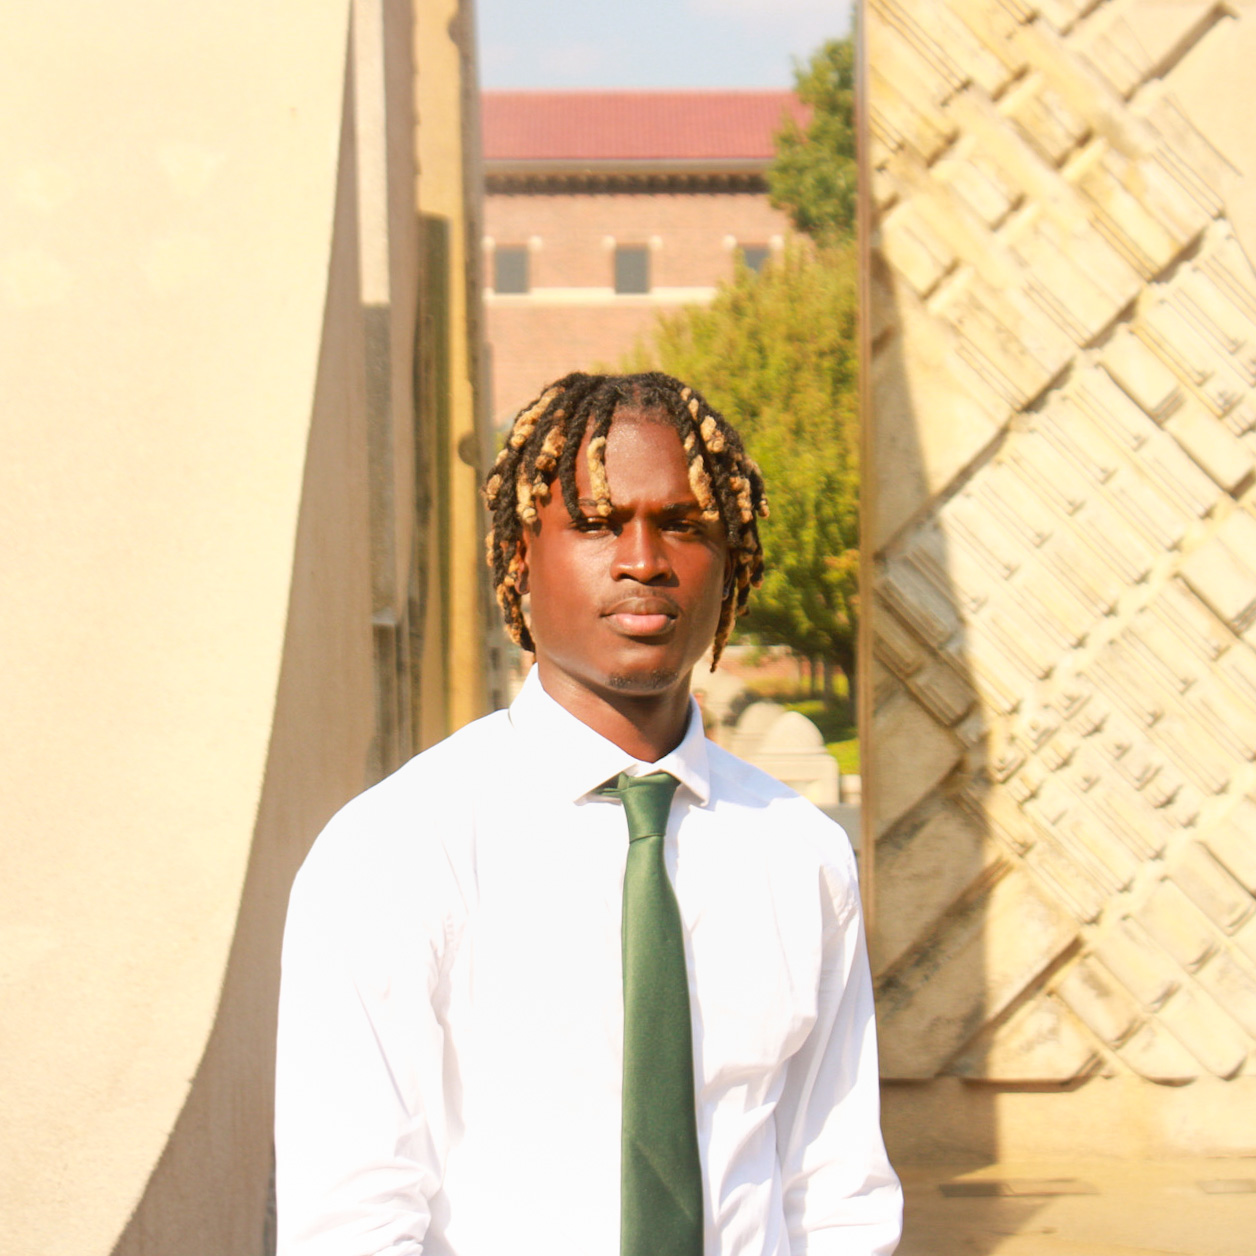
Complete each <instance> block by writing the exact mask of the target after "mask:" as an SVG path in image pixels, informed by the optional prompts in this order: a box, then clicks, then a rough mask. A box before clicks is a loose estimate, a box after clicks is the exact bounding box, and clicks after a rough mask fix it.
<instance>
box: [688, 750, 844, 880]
mask: <svg viewBox="0 0 1256 1256" xmlns="http://www.w3.org/2000/svg"><path fill="white" fill-rule="evenodd" d="M707 754H708V761H709V763H710V771H711V782H712V786H713V790H712V793H713V796H714V797H715V798H716V799H717V800H718V806H726V807H730V808H737V809H739V810H740V809H746V810H748V811H753V812H754V817H755V827H756V828H757V829H758V830H759V832H760V833H761V834H762V840H764V841H768V842H771V843H773V844H774V845H775V846H777V847H778V848H780V849H781V850H782V851H784V850H785V849H787V848H788V849H791V850H793V851H794V852H795V853H796V854H797V855H799V856H801V857H803V858H806V859H808V860H810V859H815V860H817V861H818V862H819V863H821V864H823V865H826V866H828V867H829V868H830V869H832V870H833V871H835V872H838V873H840V874H841V875H842V877H843V878H845V877H849V878H851V879H853V878H854V877H855V875H856V874H855V858H854V852H853V850H852V847H851V843H850V839H849V837H848V835H847V833H846V831H845V830H844V829H843V828H842V826H841V825H840V824H838V823H837V821H836V820H834V819H832V818H831V817H829V816H827V815H825V813H824V812H823V811H821V810H820V808H819V807H817V806H816V805H815V804H814V803H813V802H810V801H809V800H808V799H806V798H804V797H803V796H802V795H801V794H800V793H798V791H797V790H795V789H791V788H790V787H789V786H788V785H786V784H784V782H782V781H779V780H777V778H776V777H774V776H772V775H770V774H769V773H767V772H765V771H763V769H762V768H757V767H755V766H754V764H753V763H747V762H746V760H745V759H739V758H738V757H737V756H736V755H735V754H732V753H730V752H729V751H727V750H725V749H724V748H723V747H722V746H718V745H716V744H715V743H714V742H708V743H707Z"/></svg>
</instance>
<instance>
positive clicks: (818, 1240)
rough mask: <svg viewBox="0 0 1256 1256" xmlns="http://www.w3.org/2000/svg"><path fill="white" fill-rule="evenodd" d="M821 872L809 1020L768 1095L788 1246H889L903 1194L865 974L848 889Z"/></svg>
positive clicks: (869, 1251)
mask: <svg viewBox="0 0 1256 1256" xmlns="http://www.w3.org/2000/svg"><path fill="white" fill-rule="evenodd" d="M853 871H854V870H853V866H852V868H851V880H850V882H849V883H848V885H847V886H845V887H842V889H841V890H840V892H839V893H838V894H836V895H835V894H834V893H833V887H832V886H831V884H830V883H829V882H830V880H831V879H830V878H829V877H823V878H822V881H823V882H824V887H823V889H822V896H823V911H824V915H825V928H824V961H823V967H822V975H821V982H820V990H819V995H818V1000H817V1015H816V1022H815V1025H814V1027H813V1029H812V1031H811V1033H810V1034H809V1035H808V1038H807V1040H806V1042H805V1043H804V1044H803V1046H802V1047H801V1048H800V1050H799V1051H798V1052H796V1053H795V1055H794V1056H792V1057H791V1058H790V1061H789V1064H788V1066H787V1073H786V1080H785V1086H784V1089H783V1091H782V1095H781V1099H780V1102H779V1103H778V1105H777V1138H778V1152H779V1154H780V1160H781V1190H782V1196H783V1201H784V1208H785V1221H786V1225H787V1226H788V1230H789V1241H790V1251H791V1253H792V1254H793V1256H803V1254H804V1253H805V1254H806V1256H890V1253H892V1252H893V1251H894V1249H895V1248H896V1247H897V1246H898V1240H899V1236H900V1233H901V1230H902V1213H903V1198H902V1189H901V1187H900V1186H899V1182H898V1178H897V1176H896V1175H895V1173H894V1170H893V1169H892V1168H891V1167H890V1162H889V1159H888V1158H887V1156H886V1153H885V1144H884V1142H883V1140H882V1137H881V1111H880V1109H881V1104H880V1078H879V1076H878V1067H877V1043H876V1025H875V1021H874V1014H873V1002H872V979H871V976H870V974H869V970H868V950H867V945H866V943H865V940H864V929H863V918H862V913H861V911H860V907H859V899H858V893H857V891H856V890H855V888H854V880H853Z"/></svg>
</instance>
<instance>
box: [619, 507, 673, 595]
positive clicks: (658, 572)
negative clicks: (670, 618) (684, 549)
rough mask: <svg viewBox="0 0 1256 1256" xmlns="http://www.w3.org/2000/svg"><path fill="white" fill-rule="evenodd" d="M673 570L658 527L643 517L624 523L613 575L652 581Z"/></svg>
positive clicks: (640, 580)
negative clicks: (645, 520)
mask: <svg viewBox="0 0 1256 1256" xmlns="http://www.w3.org/2000/svg"><path fill="white" fill-rule="evenodd" d="M671 573H672V561H671V558H670V557H669V555H668V553H667V547H666V545H665V544H664V541H663V534H662V532H660V531H659V529H658V528H656V527H654V526H653V525H651V524H649V523H645V522H643V521H640V520H632V521H630V522H629V523H627V524H625V525H624V528H623V530H622V531H621V532H620V534H619V537H618V538H617V544H616V546H615V563H614V568H613V570H612V572H611V575H612V576H613V577H614V578H615V579H617V580H636V581H638V582H639V583H641V584H650V583H652V582H653V581H656V580H658V579H660V578H662V577H667V576H670V575H671Z"/></svg>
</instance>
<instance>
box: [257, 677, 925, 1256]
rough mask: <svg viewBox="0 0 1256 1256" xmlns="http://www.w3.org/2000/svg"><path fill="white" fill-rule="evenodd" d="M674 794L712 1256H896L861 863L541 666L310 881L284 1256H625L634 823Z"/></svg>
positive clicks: (316, 850) (282, 1101)
mask: <svg viewBox="0 0 1256 1256" xmlns="http://www.w3.org/2000/svg"><path fill="white" fill-rule="evenodd" d="M659 769H662V770H664V771H667V772H670V773H672V775H673V776H675V777H677V778H678V779H679V781H680V783H681V786H680V788H679V789H678V790H677V793H676V798H675V801H674V802H673V804H672V810H671V817H670V820H669V823H668V829H667V837H666V845H665V857H666V863H667V869H668V873H669V875H670V876H671V878H672V882H673V885H674V886H675V890H676V898H677V901H678V903H679V906H680V915H681V919H682V921H683V924H684V931H685V946H686V959H687V964H688V971H689V991H690V1007H691V1014H692V1018H693V1043H694V1077H695V1094H696V1097H697V1107H698V1112H697V1118H698V1143H699V1147H700V1151H701V1159H702V1180H703V1187H704V1192H705V1204H706V1217H705V1234H706V1239H705V1252H706V1256H788V1254H791V1253H792V1254H794V1256H796V1254H798V1253H803V1252H805V1253H809V1254H811V1256H822V1254H832V1256H839V1254H840V1256H888V1253H890V1252H892V1251H893V1250H894V1247H895V1245H896V1243H897V1241H898V1235H899V1228H900V1218H901V1211H902V1197H901V1193H900V1189H899V1185H898V1180H897V1178H896V1177H895V1175H894V1172H893V1170H892V1169H891V1168H890V1165H889V1162H888V1160H887V1159H886V1155H885V1148H884V1145H883V1143H882V1140H881V1132H880V1126H879V1104H878V1079H877V1053H876V1041H875V1029H874V1025H873V1007H872V988H871V983H870V980H869V976H868V961H867V952H866V949H865V945H864V938H863V926H862V922H861V916H860V908H859V897H858V890H857V886H856V880H855V865H854V859H853V856H852V854H851V850H850V845H849V843H848V842H847V840H846V837H845V835H844V834H843V832H842V831H841V829H840V828H838V826H837V825H835V824H834V823H832V821H830V820H829V819H827V818H826V817H825V816H824V815H822V814H821V813H820V812H819V811H817V810H816V809H815V808H814V807H813V806H812V805H811V804H810V803H808V802H807V801H805V800H804V799H802V798H800V797H799V796H798V795H797V794H795V793H794V792H793V791H792V790H790V789H788V788H786V787H785V786H784V785H782V784H780V783H779V782H778V781H776V780H774V779H772V778H771V777H769V776H767V775H766V774H764V773H763V772H760V771H758V770H757V769H756V768H753V767H750V766H749V765H748V764H746V763H743V762H742V761H741V760H739V759H736V758H734V757H733V756H732V755H730V754H727V753H726V752H725V751H723V750H721V749H720V748H719V747H717V746H714V745H712V744H711V743H710V742H708V741H707V740H706V738H705V737H704V735H703V732H702V723H701V719H700V717H699V715H698V712H697V708H696V706H694V707H693V708H692V712H691V716H690V720H689V727H688V732H687V735H686V737H685V739H684V741H683V742H682V743H681V744H680V745H679V746H678V747H677V748H676V749H675V750H674V751H673V752H672V753H671V754H669V755H667V756H666V758H664V759H661V760H660V761H659V762H658V763H657V764H641V763H638V762H637V761H635V760H634V759H633V758H632V756H631V755H629V754H627V753H626V752H625V751H623V750H621V749H619V747H617V746H615V745H614V744H613V743H611V742H609V741H607V740H606V739H605V738H603V737H601V736H599V735H598V734H597V733H595V732H594V731H593V730H592V729H590V728H588V727H587V726H586V725H584V724H582V723H581V722H580V721H579V720H577V719H576V718H575V717H574V716H572V715H570V714H569V713H568V712H567V711H566V710H564V709H563V708H562V707H561V706H559V705H558V704H557V703H556V702H554V701H553V700H552V699H551V698H550V697H549V696H548V695H547V694H546V693H545V690H544V689H543V688H542V686H541V684H540V681H539V680H538V678H537V675H536V670H535V668H534V669H533V671H532V674H531V675H530V676H529V678H528V681H527V683H526V684H525V685H524V688H523V692H522V693H521V694H520V695H519V697H518V699H517V700H516V701H515V703H514V704H513V705H512V706H511V708H510V710H509V712H506V711H499V712H497V713H496V714H494V715H490V716H488V717H487V718H485V719H482V720H478V721H477V722H476V723H474V724H471V725H468V726H467V727H466V728H464V729H462V730H461V731H460V732H458V733H455V734H454V735H453V736H452V737H450V738H448V739H447V740H446V741H443V742H441V743H440V744H439V745H437V746H434V747H432V749H430V750H428V751H426V752H425V753H423V754H421V755H419V756H417V757H416V758H415V759H413V760H411V761H410V763H408V764H407V765H406V766H405V767H403V768H402V769H401V770H400V771H398V772H396V773H394V774H393V775H392V776H391V777H389V778H388V779H387V780H385V781H383V782H381V783H380V784H379V785H377V786H375V787H374V788H373V789H370V790H367V792H366V793H364V794H363V795H361V796H360V797H359V798H357V799H355V800H354V801H353V802H351V803H350V804H349V805H348V806H347V807H345V808H344V809H343V810H342V811H341V812H340V813H339V814H338V815H337V816H336V817H335V818H334V819H333V820H332V821H331V823H330V824H329V825H328V826H327V828H326V830H325V831H324V832H323V834H322V835H321V836H320V837H319V838H318V840H317V842H316V843H315V844H314V847H313V849H312V850H311V852H310V854H309V857H308V858H307V859H306V862H305V865H304V866H303V867H302V869H301V871H300V873H299V874H298V876H297V879H296V883H295V884H294V886H293V890H292V899H291V903H290V906H289V911H288V923H287V931H286V934H285V938H284V950H283V983H282V989H281V993H280V1000H279V1049H278V1062H277V1076H276V1098H275V1108H276V1110H275V1144H276V1156H277V1171H276V1183H277V1194H278V1215H279V1252H280V1254H281V1256H378V1254H382V1253H387V1256H412V1254H415V1253H424V1254H430V1256H507V1254H509V1256H617V1253H618V1251H619V1158H620V1142H619V1139H620V1069H621V1064H622V1051H623V1048H622V1035H623V987H622V968H621V952H620V912H621V894H622V886H623V875H624V862H625V859H626V855H627V848H628V832H627V823H626V820H625V817H624V813H623V808H622V806H621V805H620V804H619V803H618V801H616V800H615V799H613V798H603V797H599V796H597V795H596V794H592V793H591V792H590V791H592V790H594V789H596V787H597V786H598V785H600V784H602V783H603V782H604V781H606V780H607V779H609V778H611V777H614V776H615V775H616V774H617V773H619V772H621V771H629V772H634V773H641V772H645V771H651V770H659Z"/></svg>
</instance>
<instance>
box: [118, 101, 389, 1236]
mask: <svg viewBox="0 0 1256 1256" xmlns="http://www.w3.org/2000/svg"><path fill="white" fill-rule="evenodd" d="M344 117H345V119H346V126H347V125H349V124H350V123H351V121H352V111H351V110H349V109H346V110H345V111H344ZM349 143H350V141H349V139H348V137H347V136H342V145H341V161H340V174H339V182H338V188H337V198H336V199H337V205H336V230H335V235H334V239H333V244H332V256H331V259H330V266H329V274H330V279H329V284H328V294H327V304H326V309H325V313H324V321H323V330H322V341H321V350H320V356H319V363H318V375H317V380H316V385H315V394H314V406H313V414H312V416H311V420H310V429H309V439H308V445H307V450H306V463H305V474H304V482H303V487H302V496H301V505H300V513H299V516H298V522H297V529H296V546H295V552H294V557H293V567H292V584H291V590H290V594H289V602H288V616H287V623H286V626H285V633H284V653H283V661H282V664H281V670H280V676H279V686H278V693H277V695H276V699H275V709H274V722H273V725H272V732H271V739H270V745H269V751H268V755H267V762H266V772H265V778H264V781H263V785H262V790H261V798H260V802H259V805H258V811H257V822H256V827H255V830H254V834H253V842H252V849H251V853H250V857H249V865H248V871H247V875H246V878H245V882H244V889H243V892H242V895H241V900H240V903H239V909H238V915H237V918H236V927H235V933H234V938H233V941H232V947H231V952H230V957H229V960H228V963H227V967H226V974H225V977H224V980H223V986H222V993H221V997H220V1000H219V1006H218V1012H217V1016H216V1018H215V1020H214V1027H213V1030H212V1032H211V1034H210V1037H209V1041H208V1043H207V1045H206V1048H205V1053H204V1055H203V1057H202V1059H201V1062H200V1066H199V1068H198V1070H197V1074H196V1077H195V1078H194V1079H193V1081H192V1085H191V1089H190V1091H189V1093H188V1097H187V1100H186V1102H185V1103H184V1106H183V1110H182V1112H181V1113H180V1115H179V1119H178V1121H177V1123H176V1125H175V1128H174V1130H173V1131H172V1132H171V1134H170V1136H169V1138H168V1140H167V1142H166V1147H165V1150H164V1152H163V1153H162V1156H161V1159H160V1160H159V1161H158V1163H157V1166H156V1168H155V1169H154V1170H153V1173H152V1175H151V1176H150V1178H149V1181H148V1184H147V1186H146V1188H145V1191H144V1195H143V1197H142V1198H141V1199H140V1201H139V1203H138V1204H137V1206H136V1208H135V1211H134V1213H133V1214H132V1216H131V1220H130V1222H129V1223H128V1225H127V1227H126V1229H125V1230H124V1231H123V1233H122V1235H121V1236H120V1237H119V1239H118V1241H117V1243H116V1245H115V1247H114V1249H113V1256H170V1254H171V1253H173V1252H181V1253H189V1254H190V1253H198V1252H204V1253H226V1252H238V1253H243V1254H249V1253H262V1252H265V1251H270V1250H273V1233H270V1232H268V1229H269V1226H268V1222H269V1218H268V1181H269V1180H270V1176H271V1162H272V1136H271V1129H272V1124H273V1089H274V1041H275V1009H276V1000H277V997H278V989H279V952H280V942H281V937H282V932H283V923H284V916H285V912H286V908H287V899H288V890H289V887H290V886H291V884H292V878H293V876H294V875H295V874H296V870H297V868H298V866H299V865H300V863H301V860H302V859H303V858H304V856H305V853H306V851H307V850H308V848H309V844H310V841H311V839H312V837H313V835H314V834H316V833H317V832H318V831H319V830H320V829H321V828H322V826H323V825H324V824H325V823H326V821H327V820H328V819H329V818H330V817H331V815H332V814H333V813H334V812H335V810H336V809H337V808H338V807H340V806H341V805H343V804H344V803H345V802H346V801H347V800H348V799H349V798H350V797H352V796H353V795H354V794H356V793H358V792H360V791H361V790H362V789H363V788H364V787H365V786H366V785H367V784H368V783H369V781H368V779H367V774H368V771H369V764H370V759H371V755H372V742H373V738H374V733H375V710H374V679H373V654H372V643H371V637H370V629H369V626H370V622H371V612H370V607H371V589H370V569H371V564H370V548H369V539H368V525H367V520H368V502H367V466H366V449H367V436H366V417H365V394H364V385H363V380H364V378H365V363H364V360H363V343H364V340H363V329H362V323H361V318H362V313H361V310H362V307H361V304H360V302H359V297H358V256H357V247H356V230H355V222H354V215H353V210H352V198H353V174H354V162H353V159H352V149H351V148H350V147H349ZM346 154H347V157H346ZM156 1014H157V1015H160V1009H157V1011H156ZM268 1242H270V1243H271V1244H272V1246H270V1247H268V1246H267V1243H268Z"/></svg>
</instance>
